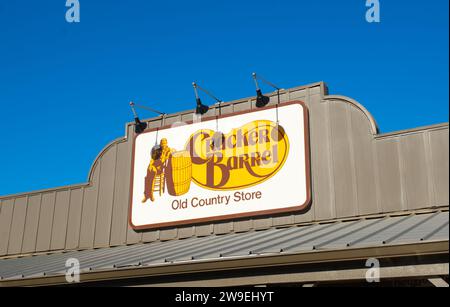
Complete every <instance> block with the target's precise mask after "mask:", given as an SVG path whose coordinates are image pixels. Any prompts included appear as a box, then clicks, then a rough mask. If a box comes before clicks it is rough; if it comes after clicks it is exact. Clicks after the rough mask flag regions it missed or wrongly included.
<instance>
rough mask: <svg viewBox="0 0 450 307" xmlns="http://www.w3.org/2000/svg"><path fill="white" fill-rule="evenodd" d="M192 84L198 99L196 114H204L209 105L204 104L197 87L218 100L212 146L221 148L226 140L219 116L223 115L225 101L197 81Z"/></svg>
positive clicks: (215, 109)
mask: <svg viewBox="0 0 450 307" xmlns="http://www.w3.org/2000/svg"><path fill="white" fill-rule="evenodd" d="M192 86H193V87H194V91H195V98H196V101H197V109H196V112H195V113H196V114H204V113H206V112H208V110H209V107H208V106H205V105H203V104H202V102H201V100H200V97H199V96H198V92H197V89H199V90H201V91H203V92H204V93H205V94H207V95H208V96H209V97H211V98H213V99H214V100H215V101H216V105H217V106H216V107H215V108H214V112H215V113H216V114H215V117H216V131H215V132H214V135H213V136H212V147H213V148H214V149H219V148H220V147H221V146H222V144H223V142H224V141H225V136H224V134H223V133H222V132H220V131H219V117H221V116H222V103H223V101H222V100H220V99H219V98H217V97H216V96H214V95H213V94H211V93H210V92H208V91H207V90H205V89H204V88H202V87H200V86H199V85H197V83H195V82H192ZM217 109H219V115H217V112H216V111H217Z"/></svg>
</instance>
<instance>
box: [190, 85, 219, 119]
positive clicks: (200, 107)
mask: <svg viewBox="0 0 450 307" xmlns="http://www.w3.org/2000/svg"><path fill="white" fill-rule="evenodd" d="M192 87H193V88H194V93H195V101H196V103H197V107H196V109H195V114H200V115H203V114H205V113H206V112H208V110H209V107H208V106H207V105H204V104H203V103H202V101H201V99H200V96H199V95H198V90H201V91H203V92H204V93H205V94H207V95H208V96H209V97H211V98H213V99H214V100H215V101H217V103H219V107H220V104H221V103H222V100H220V99H219V98H217V97H216V96H214V95H213V94H211V93H210V92H208V91H207V90H205V89H204V88H202V87H200V86H199V85H198V84H197V83H196V82H192Z"/></svg>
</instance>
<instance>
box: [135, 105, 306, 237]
mask: <svg viewBox="0 0 450 307" xmlns="http://www.w3.org/2000/svg"><path fill="white" fill-rule="evenodd" d="M293 104H299V105H301V106H302V108H303V123H304V140H305V164H306V165H305V171H306V201H305V202H304V203H303V204H301V205H295V206H291V207H286V208H280V209H268V210H260V211H252V212H246V213H235V214H227V215H218V216H211V217H202V218H196V219H189V220H182V221H174V222H165V223H156V224H146V225H140V226H135V225H134V224H133V222H132V215H131V214H132V207H133V181H134V162H135V161H134V158H135V149H136V138H137V137H138V136H139V135H141V134H144V133H149V132H153V131H157V130H158V131H160V130H165V129H170V128H172V127H171V125H166V126H163V127H159V128H152V129H145V130H144V131H143V132H142V133H139V134H135V135H134V136H133V145H132V146H133V149H132V157H131V178H130V196H129V202H128V224H129V225H130V226H131V228H132V229H134V230H144V229H156V228H165V227H170V226H181V225H194V224H197V223H205V222H212V221H225V220H231V219H239V218H243V217H255V216H263V215H271V214H278V213H287V212H295V211H302V210H304V209H306V208H307V207H308V206H309V205H310V204H311V159H310V143H309V110H308V107H307V106H306V104H305V103H304V102H303V101H300V100H292V101H288V102H283V103H280V104H279V105H278V104H276V105H271V106H266V107H263V108H257V109H250V110H244V111H237V112H233V113H229V114H224V115H221V116H208V117H206V118H202V120H201V121H202V122H206V121H210V120H215V119H216V118H219V119H221V118H226V117H231V116H236V115H242V114H247V113H253V112H259V111H264V110H270V109H275V108H279V107H283V106H288V105H293ZM184 123H185V124H188V125H192V124H193V120H189V121H186V122H184Z"/></svg>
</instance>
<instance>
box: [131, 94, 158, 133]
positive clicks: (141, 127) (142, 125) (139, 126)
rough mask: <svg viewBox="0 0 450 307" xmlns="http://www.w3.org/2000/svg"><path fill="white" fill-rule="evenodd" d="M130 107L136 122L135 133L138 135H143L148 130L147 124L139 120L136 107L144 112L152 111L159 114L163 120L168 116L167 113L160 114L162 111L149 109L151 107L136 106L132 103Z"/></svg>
mask: <svg viewBox="0 0 450 307" xmlns="http://www.w3.org/2000/svg"><path fill="white" fill-rule="evenodd" d="M130 107H131V111H133V115H134V122H135V128H134V131H135V132H136V133H138V134H139V133H142V132H143V131H144V130H145V129H146V128H147V123H143V122H141V121H140V120H139V117H138V115H137V113H136V109H135V107H136V108H140V109H144V110H148V111H151V112H153V113H157V114H159V115H161V116H162V117H163V118H164V117H165V116H166V115H167V114H166V113H163V112H160V111H158V110H155V109H153V108H149V107H146V106H142V105H138V104H135V103H134V102H132V101H130Z"/></svg>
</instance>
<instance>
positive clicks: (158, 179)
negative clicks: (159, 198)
mask: <svg viewBox="0 0 450 307" xmlns="http://www.w3.org/2000/svg"><path fill="white" fill-rule="evenodd" d="M173 151H174V150H173V149H171V148H170V147H169V146H168V145H167V139H165V138H163V139H161V141H160V143H159V146H155V147H153V148H152V153H151V156H152V158H151V160H150V164H149V165H148V168H147V176H146V177H145V189H144V198H143V199H142V203H145V202H146V201H147V200H148V199H150V200H151V201H154V200H155V198H154V196H153V192H154V191H159V195H162V193H163V192H164V184H165V176H164V172H165V168H166V166H167V163H168V161H169V159H170V157H171V155H172V152H173ZM155 185H156V190H155Z"/></svg>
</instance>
